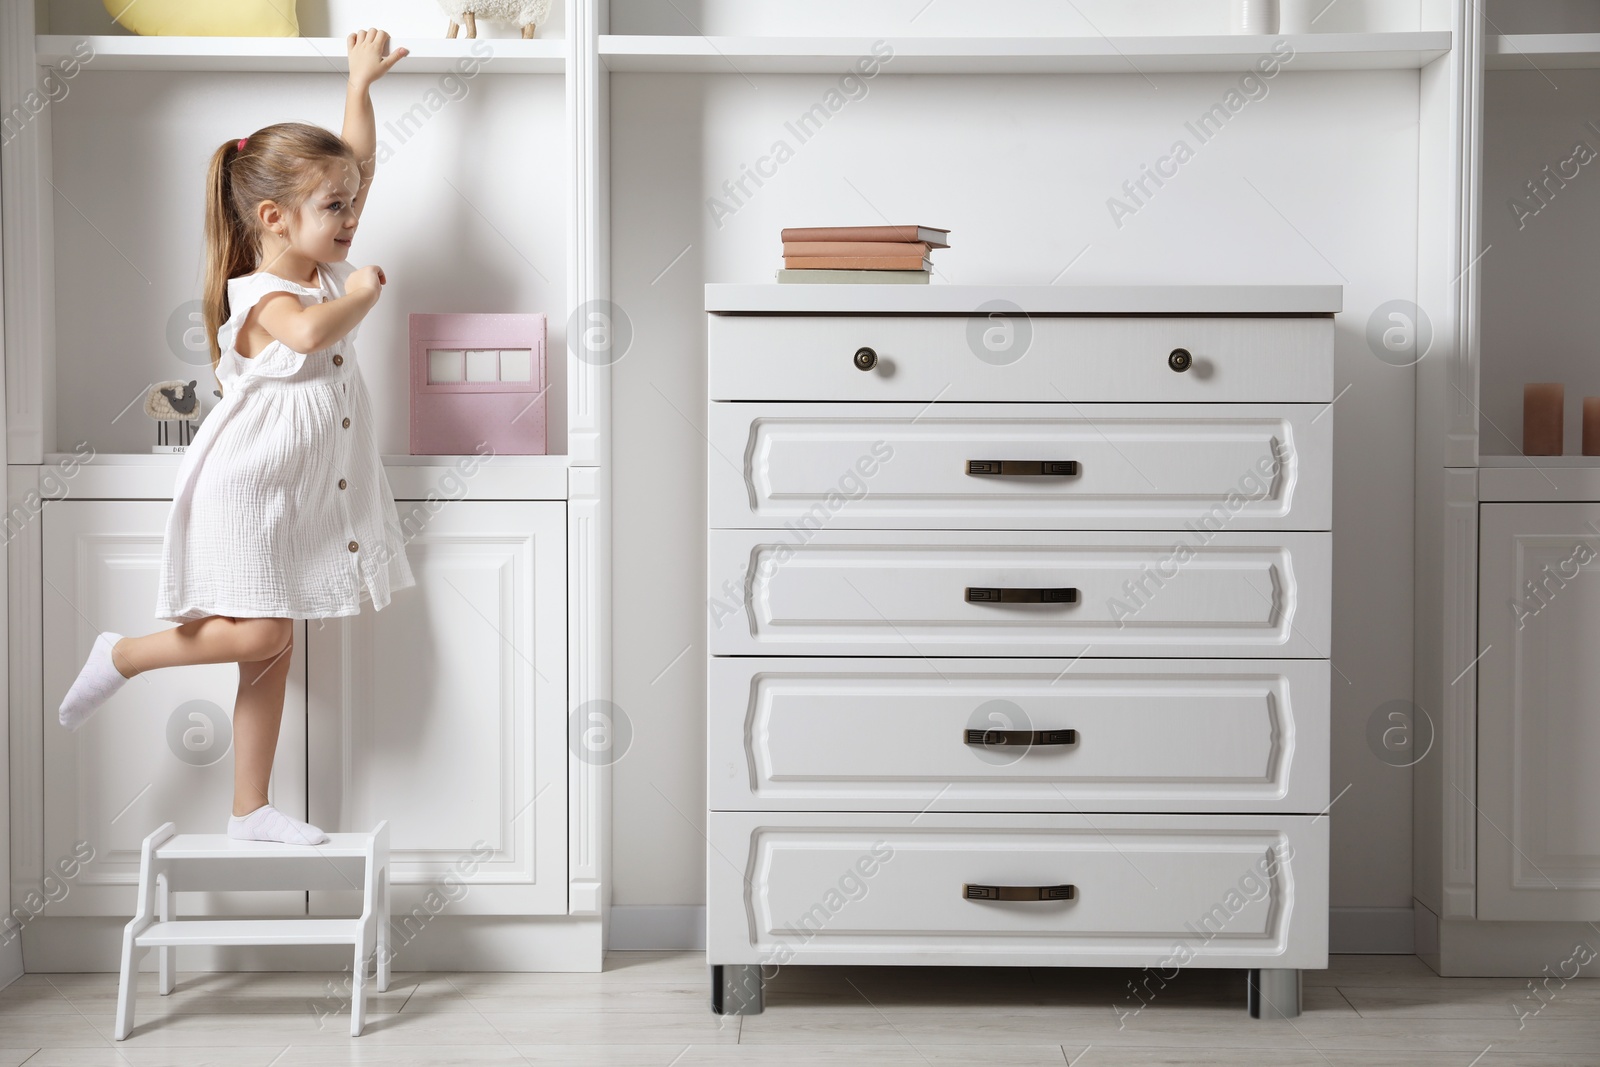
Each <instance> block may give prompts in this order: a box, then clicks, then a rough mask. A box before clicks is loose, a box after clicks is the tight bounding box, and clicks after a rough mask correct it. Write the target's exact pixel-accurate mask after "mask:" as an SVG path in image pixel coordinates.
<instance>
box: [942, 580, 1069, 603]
mask: <svg viewBox="0 0 1600 1067" xmlns="http://www.w3.org/2000/svg"><path fill="white" fill-rule="evenodd" d="M1077 602H1078V591H1077V590H1076V589H1074V588H1072V587H1071V586H1068V587H1066V588H1064V589H1000V588H997V587H995V586H980V585H969V586H967V603H968V604H1076V603H1077Z"/></svg>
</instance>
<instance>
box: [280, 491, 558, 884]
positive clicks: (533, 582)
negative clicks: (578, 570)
mask: <svg viewBox="0 0 1600 1067" xmlns="http://www.w3.org/2000/svg"><path fill="white" fill-rule="evenodd" d="M406 552H407V557H408V559H409V560H410V562H411V566H412V570H413V572H414V573H415V574H416V576H417V585H416V586H415V587H414V588H412V589H405V590H400V591H398V592H397V593H396V594H395V596H394V599H393V600H391V602H390V604H389V606H388V607H386V608H384V609H383V610H382V611H380V612H371V611H364V612H363V613H362V614H360V615H356V616H351V617H347V618H342V619H329V620H322V621H320V622H312V623H311V624H310V626H311V631H310V638H311V639H310V647H309V656H308V660H309V664H310V693H311V707H312V712H311V719H312V730H313V733H312V745H311V752H310V767H311V779H310V812H311V816H310V817H311V821H312V822H315V823H316V824H317V825H319V826H321V827H323V829H325V830H328V831H330V832H331V831H333V830H352V829H354V828H356V827H360V826H369V825H372V824H373V823H375V822H376V820H378V819H388V820H389V826H390V834H391V838H390V855H391V857H392V861H393V864H394V880H393V887H394V911H395V913H396V914H397V915H399V914H402V913H404V912H406V911H409V910H410V909H411V906H412V905H413V904H415V903H417V902H418V901H419V900H421V899H422V898H423V897H425V896H426V894H427V893H429V892H430V891H431V892H436V893H439V894H440V895H442V896H444V897H445V898H446V899H447V900H448V901H449V903H448V908H449V910H450V911H451V912H452V913H454V914H467V915H471V914H544V915H549V914H565V913H566V911H567V857H566V830H567V827H566V805H565V799H566V735H565V723H566V672H567V658H566V622H567V620H566V574H565V559H566V514H565V507H564V505H562V504H559V503H544V502H518V503H513V502H506V501H457V502H453V503H449V504H447V505H445V506H443V507H441V508H440V509H439V510H438V511H437V512H436V513H435V514H433V515H432V516H431V518H430V519H429V520H428V523H427V525H426V526H424V527H422V528H421V529H420V530H419V531H417V532H416V534H415V536H414V537H413V538H412V539H411V540H410V542H409V543H408V545H407V549H406ZM342 896H344V894H321V893H313V894H312V900H311V905H312V911H313V913H314V914H322V913H324V912H334V911H337V909H338V908H339V907H341V906H343V904H344V903H345V902H344V901H342V900H341V899H340V897H342Z"/></svg>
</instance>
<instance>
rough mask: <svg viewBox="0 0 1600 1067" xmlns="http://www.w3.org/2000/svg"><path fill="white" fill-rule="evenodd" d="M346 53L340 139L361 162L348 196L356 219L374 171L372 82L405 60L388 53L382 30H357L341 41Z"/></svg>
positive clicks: (398, 51) (401, 50)
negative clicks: (347, 66)
mask: <svg viewBox="0 0 1600 1067" xmlns="http://www.w3.org/2000/svg"><path fill="white" fill-rule="evenodd" d="M345 45H346V47H347V48H348V49H349V51H350V84H349V88H348V89H347V90H346V91H345V101H344V130H343V131H342V132H341V134H340V136H342V137H343V138H344V141H345V143H346V144H348V145H349V146H350V147H351V148H353V149H355V153H356V158H357V159H358V160H360V161H361V185H360V188H359V189H357V190H356V191H355V193H354V194H353V195H352V196H351V197H350V204H351V206H352V207H354V208H355V212H356V218H358V219H359V218H360V217H361V212H362V211H363V210H365V208H366V206H367V188H368V187H369V186H370V185H371V184H372V178H373V175H374V174H376V173H377V169H378V120H377V116H376V115H374V114H373V110H372V94H371V91H370V90H371V88H372V83H373V82H375V81H377V80H378V79H379V78H381V77H383V76H384V75H385V74H387V73H389V70H390V68H391V67H393V66H394V65H395V64H396V63H398V62H400V60H401V59H402V58H404V57H405V55H406V53H407V51H409V50H408V49H406V48H404V47H401V48H397V49H395V50H394V53H393V54H392V55H391V54H388V49H389V34H388V32H387V31H385V30H376V29H366V30H357V31H356V32H355V33H352V34H350V36H349V37H348V38H346V39H345Z"/></svg>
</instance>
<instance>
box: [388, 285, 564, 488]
mask: <svg viewBox="0 0 1600 1067" xmlns="http://www.w3.org/2000/svg"><path fill="white" fill-rule="evenodd" d="M545 329H546V328H545V317H544V316H543V315H537V314H535V315H494V314H447V315H432V314H414V315H412V316H411V454H412V455H413V456H458V455H471V454H473V453H476V452H482V451H484V450H485V449H484V448H483V446H484V445H487V446H488V450H489V451H493V452H496V453H499V454H502V455H514V456H542V455H545V454H546V449H547V441H546V436H545V414H546V412H545V390H546V384H545V383H546V377H545V337H546V332H545Z"/></svg>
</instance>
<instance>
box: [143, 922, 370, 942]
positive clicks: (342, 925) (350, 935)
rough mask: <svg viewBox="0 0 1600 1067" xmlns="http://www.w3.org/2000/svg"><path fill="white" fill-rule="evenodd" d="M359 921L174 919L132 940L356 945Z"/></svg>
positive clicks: (147, 930) (154, 924) (160, 923)
mask: <svg viewBox="0 0 1600 1067" xmlns="http://www.w3.org/2000/svg"><path fill="white" fill-rule="evenodd" d="M360 939H361V920H360V919H175V920H171V921H168V922H158V923H152V924H151V925H149V926H147V927H145V928H144V929H143V930H141V931H140V932H139V933H138V934H137V935H136V936H135V937H134V944H135V945H138V946H140V947H146V946H151V945H352V946H353V945H355V944H356V943H357V942H359V941H360Z"/></svg>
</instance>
